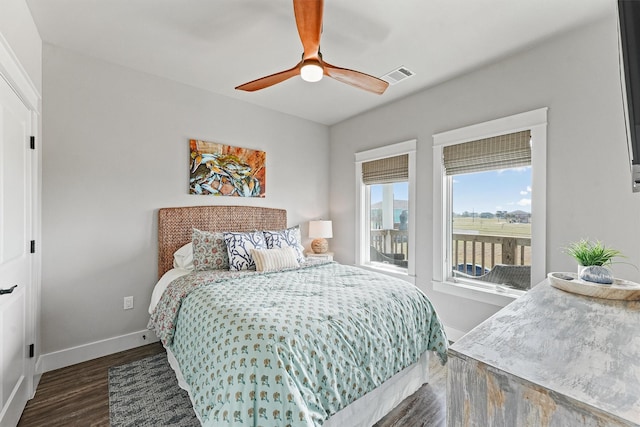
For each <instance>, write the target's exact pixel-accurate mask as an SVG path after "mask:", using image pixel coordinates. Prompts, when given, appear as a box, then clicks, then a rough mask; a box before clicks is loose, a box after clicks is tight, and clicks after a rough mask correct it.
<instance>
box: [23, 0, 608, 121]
mask: <svg viewBox="0 0 640 427" xmlns="http://www.w3.org/2000/svg"><path fill="white" fill-rule="evenodd" d="M27 3H28V5H29V7H30V8H31V12H32V14H33V17H34V20H35V22H36V25H37V27H38V30H39V31H40V35H41V37H42V39H43V41H44V42H46V43H50V44H53V45H56V46H61V47H64V48H67V49H70V50H73V51H76V52H80V53H83V54H86V55H90V56H93V57H97V58H101V59H104V60H106V61H110V62H114V63H116V64H120V65H123V66H126V67H130V68H133V69H136V70H140V71H144V72H147V73H151V74H154V75H158V76H161V77H165V78H168V79H171V80H175V81H177V82H181V83H185V84H188V85H191V86H195V87H198V88H202V89H205V90H208V91H211V92H214V93H217V94H221V95H225V96H229V97H232V98H236V99H240V100H243V101H246V102H250V103H253V104H257V105H260V106H263V107H266V108H270V109H272V110H276V111H281V112H284V113H287V114H291V115H294V116H298V117H302V118H305V119H308V120H312V121H315V122H318V123H323V124H327V125H331V124H334V123H337V122H340V121H342V120H344V119H346V118H349V117H352V116H354V115H357V114H359V113H361V112H364V111H366V110H369V109H371V108H375V107H377V106H379V105H382V104H385V103H388V102H391V101H393V100H396V99H399V98H402V97H405V96H407V95H409V94H411V93H414V92H417V91H419V90H422V89H425V88H427V87H429V86H432V85H434V84H437V83H439V82H442V81H445V80H447V79H450V78H452V77H454V76H456V75H460V74H462V73H465V72H468V71H470V70H472V69H474V68H477V67H479V66H482V65H483V64H486V63H488V62H492V61H494V60H496V59H497V58H500V57H504V56H506V55H509V54H511V53H513V52H515V51H518V50H521V49H524V48H526V47H528V46H531V45H532V44H534V43H536V42H538V41H540V40H542V39H545V38H548V37H550V36H553V35H555V34H557V33H559V32H562V31H566V30H568V29H570V28H572V27H576V26H579V25H582V24H585V23H587V22H590V21H594V20H596V19H599V18H601V17H604V16H607V14H608V12H610V11H611V9H612V8H614V7H615V1H614V0H395V1H393V0H348V1H345V0H326V1H325V5H324V25H323V34H322V40H321V44H322V53H323V57H324V59H325V60H326V61H328V62H330V63H331V64H334V65H337V66H339V67H343V68H351V69H355V70H358V71H362V72H365V73H367V74H371V75H374V76H378V77H379V76H382V75H384V74H386V73H388V72H389V71H392V70H393V69H395V68H397V67H399V66H405V67H407V68H408V69H410V70H411V71H413V72H414V73H416V75H415V76H414V77H411V78H410V79H407V80H404V81H403V82H401V83H399V84H397V85H395V86H390V87H389V88H388V89H387V91H386V92H385V93H384V94H383V95H375V94H371V93H368V92H365V91H362V90H359V89H356V88H353V87H351V86H348V85H345V84H343V83H340V82H337V81H335V80H332V79H329V78H324V79H322V81H320V82H318V83H307V82H304V81H302V80H301V79H300V78H299V77H295V78H292V79H290V80H287V81H285V82H284V83H280V84H278V85H275V86H272V87H270V88H267V89H264V90H261V91H257V92H253V93H250V92H242V91H237V90H234V87H235V86H237V85H239V84H242V83H245V82H248V81H250V80H254V79H256V78H259V77H263V76H265V75H268V74H272V73H275V72H278V71H282V70H285V69H288V68H290V67H292V66H294V65H295V64H296V63H297V62H298V61H299V60H300V55H301V53H302V45H301V43H300V39H299V37H298V33H297V29H296V25H295V20H294V16H293V6H292V2H291V0H27Z"/></svg>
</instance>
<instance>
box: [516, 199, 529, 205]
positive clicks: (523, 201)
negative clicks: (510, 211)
mask: <svg viewBox="0 0 640 427" xmlns="http://www.w3.org/2000/svg"><path fill="white" fill-rule="evenodd" d="M516 204H517V205H518V206H531V199H520V201H519V202H518V203H516Z"/></svg>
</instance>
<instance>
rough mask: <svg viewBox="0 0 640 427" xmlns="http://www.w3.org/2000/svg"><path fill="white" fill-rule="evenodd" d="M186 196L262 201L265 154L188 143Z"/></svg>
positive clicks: (245, 149) (206, 144) (220, 146)
mask: <svg viewBox="0 0 640 427" xmlns="http://www.w3.org/2000/svg"><path fill="white" fill-rule="evenodd" d="M189 148H190V150H191V156H190V165H189V166H190V169H189V170H190V178H189V194H201V195H213V196H233V197H264V195H265V189H266V188H265V184H266V182H265V174H266V170H265V169H266V158H267V153H266V152H264V151H260V150H251V149H248V148H241V147H233V146H231V145H224V144H219V143H217V142H207V141H199V140H195V139H191V140H189Z"/></svg>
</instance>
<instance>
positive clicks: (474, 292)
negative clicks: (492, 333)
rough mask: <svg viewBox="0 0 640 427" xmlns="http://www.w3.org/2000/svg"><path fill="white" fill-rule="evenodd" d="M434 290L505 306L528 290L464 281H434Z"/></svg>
mask: <svg viewBox="0 0 640 427" xmlns="http://www.w3.org/2000/svg"><path fill="white" fill-rule="evenodd" d="M431 283H432V284H433V290H434V291H437V292H442V293H444V294H449V295H454V296H457V297H462V298H467V299H471V300H474V301H480V302H484V303H486V304H491V305H496V306H498V307H505V306H506V305H507V304H509V303H511V302H513V301H514V300H516V299H518V298H519V297H520V296H522V295H524V294H525V293H526V291H519V290H513V289H505V288H502V287H500V286H497V285H486V286H481V285H476V284H470V283H464V282H463V281H456V282H452V281H445V282H439V281H435V280H434V281H432V282H431Z"/></svg>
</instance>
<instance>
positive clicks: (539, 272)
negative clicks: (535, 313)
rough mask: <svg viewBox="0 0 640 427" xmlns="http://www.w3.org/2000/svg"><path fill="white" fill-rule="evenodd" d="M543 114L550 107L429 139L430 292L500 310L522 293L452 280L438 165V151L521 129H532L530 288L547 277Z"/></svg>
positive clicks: (446, 186)
mask: <svg viewBox="0 0 640 427" xmlns="http://www.w3.org/2000/svg"><path fill="white" fill-rule="evenodd" d="M547 111H548V108H546V107H545V108H539V109H537V110H532V111H528V112H525V113H520V114H515V115H513V116H508V117H503V118H500V119H496V120H491V121H488V122H484V123H478V124H475V125H471V126H466V127H463V128H459V129H453V130H450V131H447V132H442V133H438V134H435V135H433V201H434V203H433V245H434V250H433V279H432V284H433V289H434V290H435V291H438V292H443V293H446V294H450V295H455V296H459V297H463V298H468V299H472V300H476V301H481V302H485V303H488V304H493V305H497V306H500V307H504V306H505V305H507V304H509V303H510V302H512V301H513V300H514V299H515V298H518V297H519V296H520V295H522V294H523V293H524V292H523V291H511V290H508V291H505V290H504V289H501V288H500V287H496V286H491V285H487V286H482V284H480V283H478V282H474V281H467V282H465V281H464V280H460V279H455V278H452V277H450V276H451V275H449V274H448V271H447V264H448V262H447V257H449V256H451V255H450V254H451V251H450V248H449V247H448V246H449V242H450V240H451V239H449V238H448V237H447V236H449V235H451V221H447V220H446V218H448V217H449V210H450V206H451V185H450V179H449V178H448V177H447V176H446V174H445V170H444V166H443V163H442V149H443V147H445V146H447V145H454V144H461V143H464V142H469V141H476V140H479V139H484V138H490V137H493V136H499V135H504V134H509V133H514V132H519V131H524V130H530V131H531V140H532V141H533V144H532V147H531V186H532V188H533V191H532V193H531V199H532V200H531V242H532V244H531V284H532V286H533V285H535V284H537V283H539V282H541V281H542V280H544V279H545V277H546V229H547V227H546V211H547V203H546V199H547V160H546V159H547Z"/></svg>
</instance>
